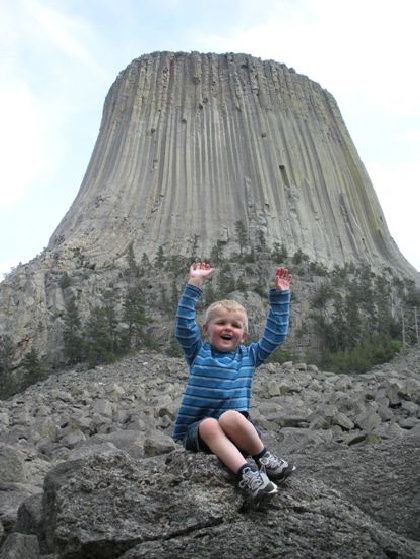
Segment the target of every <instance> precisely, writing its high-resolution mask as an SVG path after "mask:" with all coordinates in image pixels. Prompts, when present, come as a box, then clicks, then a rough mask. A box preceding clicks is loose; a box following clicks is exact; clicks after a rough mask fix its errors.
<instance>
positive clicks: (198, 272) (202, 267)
mask: <svg viewBox="0 0 420 559" xmlns="http://www.w3.org/2000/svg"><path fill="white" fill-rule="evenodd" d="M213 272H214V268H212V267H211V266H210V264H207V262H196V263H195V264H192V265H191V267H190V276H189V278H188V283H189V284H190V285H195V287H200V288H201V287H202V286H203V283H204V281H205V280H206V279H209V278H211V276H212V275H213Z"/></svg>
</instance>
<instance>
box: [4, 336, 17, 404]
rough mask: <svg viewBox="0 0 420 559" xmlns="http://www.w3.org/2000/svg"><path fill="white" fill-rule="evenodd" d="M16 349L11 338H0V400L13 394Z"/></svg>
mask: <svg viewBox="0 0 420 559" xmlns="http://www.w3.org/2000/svg"><path fill="white" fill-rule="evenodd" d="M14 352H15V348H14V345H13V342H12V339H11V338H10V336H7V335H4V336H0V398H7V397H8V396H9V395H10V394H11V393H12V392H13V381H12V377H11V374H10V373H11V371H12V362H13V356H14Z"/></svg>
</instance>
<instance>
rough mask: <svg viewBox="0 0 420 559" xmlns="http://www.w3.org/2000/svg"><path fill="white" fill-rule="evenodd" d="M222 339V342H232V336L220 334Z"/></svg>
mask: <svg viewBox="0 0 420 559" xmlns="http://www.w3.org/2000/svg"><path fill="white" fill-rule="evenodd" d="M220 337H221V338H222V340H231V339H232V334H228V333H224V334H220Z"/></svg>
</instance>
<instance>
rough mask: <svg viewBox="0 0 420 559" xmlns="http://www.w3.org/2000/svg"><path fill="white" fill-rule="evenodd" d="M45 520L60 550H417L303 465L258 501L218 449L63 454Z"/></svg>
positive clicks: (208, 553)
mask: <svg viewBox="0 0 420 559" xmlns="http://www.w3.org/2000/svg"><path fill="white" fill-rule="evenodd" d="M43 519H44V520H43V525H44V529H45V533H46V542H47V549H46V550H45V552H48V553H55V554H57V555H58V557H60V559H61V558H62V559H76V558H77V559H84V558H86V559H90V558H93V557H101V559H108V558H120V559H122V558H124V559H133V558H137V557H148V558H151V557H155V558H158V557H159V558H160V557H165V558H167V557H173V558H175V557H177V558H179V557H183V558H186V557H191V558H193V557H194V558H195V557H218V558H219V559H220V558H229V559H231V557H232V553H233V552H234V554H235V556H238V557H239V556H240V557H244V558H250V559H251V557H252V558H254V557H257V556H267V555H268V556H276V557H337V558H338V557H340V558H342V557H401V558H413V559H414V557H415V556H416V549H415V545H414V543H413V542H411V541H410V540H408V539H406V538H404V537H401V536H398V535H397V534H395V533H394V532H392V531H391V530H389V529H388V528H384V527H383V526H382V525H380V524H379V523H377V522H376V521H375V520H373V519H372V518H371V517H370V516H369V515H367V514H365V513H363V512H362V511H361V510H360V509H359V508H358V507H357V506H355V505H353V504H352V503H350V502H348V501H347V500H346V499H344V498H343V497H342V495H341V493H340V492H339V491H337V490H336V489H332V488H329V487H328V486H327V485H325V483H324V482H323V481H321V480H319V479H310V478H308V477H307V476H304V477H301V476H299V474H298V472H297V473H296V475H295V477H294V478H293V477H292V478H290V480H289V481H288V482H287V484H285V485H284V486H282V487H281V488H280V493H279V495H278V496H277V497H276V498H275V499H274V500H273V501H271V503H270V504H268V505H265V506H262V507H260V508H258V509H256V508H254V507H251V506H250V505H249V504H247V503H246V501H245V500H244V498H243V496H242V495H241V494H240V493H239V492H238V490H237V489H236V488H235V485H234V483H233V480H232V479H231V477H230V476H229V474H228V473H227V472H226V471H225V470H224V468H223V467H222V466H221V465H220V463H219V462H218V460H217V459H216V458H214V457H213V456H206V455H193V454H189V453H186V452H179V451H174V452H171V453H169V454H167V455H166V456H159V457H155V458H150V459H143V460H137V461H136V460H135V459H133V458H132V457H131V456H130V455H128V454H126V453H125V452H122V451H116V452H115V453H114V454H112V455H109V454H106V455H97V456H88V457H86V458H85V459H80V460H76V461H74V462H66V463H63V464H61V465H59V466H57V467H56V468H55V469H53V470H52V471H51V472H49V474H48V475H47V477H46V479H45V485H44V497H43Z"/></svg>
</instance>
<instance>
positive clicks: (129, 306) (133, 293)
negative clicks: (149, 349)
mask: <svg viewBox="0 0 420 559" xmlns="http://www.w3.org/2000/svg"><path fill="white" fill-rule="evenodd" d="M123 305H124V320H125V321H126V322H127V324H128V333H127V335H128V342H127V345H128V347H135V348H139V347H140V346H141V343H142V338H143V337H144V336H143V326H144V325H145V324H146V322H147V318H146V311H145V309H144V305H145V297H144V294H143V289H142V287H141V285H140V284H137V285H136V286H134V287H131V288H129V289H128V291H127V294H126V296H125V298H124V303H123Z"/></svg>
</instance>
